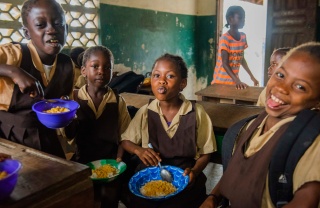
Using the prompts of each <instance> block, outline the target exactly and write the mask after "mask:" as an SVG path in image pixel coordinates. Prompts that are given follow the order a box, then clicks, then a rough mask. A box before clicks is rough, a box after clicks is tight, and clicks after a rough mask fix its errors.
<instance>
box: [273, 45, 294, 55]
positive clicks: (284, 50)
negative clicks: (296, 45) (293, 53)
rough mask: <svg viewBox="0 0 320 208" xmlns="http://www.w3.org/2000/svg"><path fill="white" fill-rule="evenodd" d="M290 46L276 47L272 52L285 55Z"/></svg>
mask: <svg viewBox="0 0 320 208" xmlns="http://www.w3.org/2000/svg"><path fill="white" fill-rule="evenodd" d="M291 49H292V48H290V47H285V48H277V49H275V50H274V51H273V52H272V54H279V55H281V56H285V55H286V54H287V53H288V52H289V51H290V50H291Z"/></svg>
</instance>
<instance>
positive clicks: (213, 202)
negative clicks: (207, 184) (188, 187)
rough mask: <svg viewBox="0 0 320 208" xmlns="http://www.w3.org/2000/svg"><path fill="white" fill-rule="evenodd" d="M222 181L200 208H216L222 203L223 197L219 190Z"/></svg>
mask: <svg viewBox="0 0 320 208" xmlns="http://www.w3.org/2000/svg"><path fill="white" fill-rule="evenodd" d="M219 187H220V181H219V182H218V183H217V185H216V186H215V187H214V188H213V190H212V191H211V193H210V195H209V196H208V197H207V199H206V200H205V201H204V202H203V203H202V204H201V206H200V208H216V207H218V205H219V204H220V202H221V199H222V195H221V193H220V190H219Z"/></svg>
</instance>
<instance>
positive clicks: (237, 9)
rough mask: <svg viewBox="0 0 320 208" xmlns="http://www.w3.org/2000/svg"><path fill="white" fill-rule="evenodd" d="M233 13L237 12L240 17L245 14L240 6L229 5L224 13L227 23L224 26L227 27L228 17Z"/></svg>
mask: <svg viewBox="0 0 320 208" xmlns="http://www.w3.org/2000/svg"><path fill="white" fill-rule="evenodd" d="M235 14H238V15H240V16H242V17H244V16H245V14H246V13H245V11H244V9H243V8H242V7H241V6H230V7H229V8H228V10H227V13H226V20H227V24H226V25H225V27H227V28H229V25H230V24H229V17H233V16H234V15H235Z"/></svg>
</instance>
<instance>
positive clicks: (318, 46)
mask: <svg viewBox="0 0 320 208" xmlns="http://www.w3.org/2000/svg"><path fill="white" fill-rule="evenodd" d="M296 52H304V53H307V54H308V55H309V56H311V57H313V58H314V59H315V60H317V61H318V62H319V63H320V43H319V42H314V41H312V42H307V43H303V44H301V45H298V46H296V47H295V48H292V49H291V50H290V51H289V52H288V53H287V55H286V56H285V57H284V58H283V60H285V59H287V58H288V57H289V56H291V55H292V54H293V53H296Z"/></svg>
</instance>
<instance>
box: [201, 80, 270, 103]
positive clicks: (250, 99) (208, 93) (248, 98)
mask: <svg viewBox="0 0 320 208" xmlns="http://www.w3.org/2000/svg"><path fill="white" fill-rule="evenodd" d="M263 88H264V87H248V88H246V89H243V90H237V89H236V88H235V86H234V85H222V84H214V85H210V86H208V87H206V88H204V89H202V90H200V91H198V92H196V93H195V94H196V95H197V96H198V100H202V101H209V102H214V103H230V104H244V105H255V104H256V103H257V101H258V98H259V95H260V93H261V91H262V90H263Z"/></svg>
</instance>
